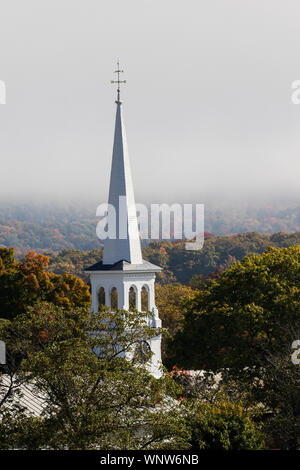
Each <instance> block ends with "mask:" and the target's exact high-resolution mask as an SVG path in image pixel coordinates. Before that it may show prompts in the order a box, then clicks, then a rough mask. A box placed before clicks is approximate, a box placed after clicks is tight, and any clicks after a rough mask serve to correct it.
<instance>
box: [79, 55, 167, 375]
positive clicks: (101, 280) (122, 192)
mask: <svg viewBox="0 0 300 470" xmlns="http://www.w3.org/2000/svg"><path fill="white" fill-rule="evenodd" d="M121 72H123V71H122V70H120V67H119V63H118V68H117V70H116V73H117V74H118V80H116V81H113V83H117V84H118V88H117V93H118V94H117V101H116V104H117V111H116V121H115V135H114V146H113V156H112V165H111V175H110V186H109V197H108V201H109V204H110V207H113V208H114V211H115V215H116V218H115V222H116V231H115V234H114V236H113V237H111V238H106V239H105V240H104V253H103V260H102V261H99V262H98V263H96V264H94V265H93V266H90V267H89V268H87V269H86V270H85V272H86V273H88V274H89V275H90V281H91V289H92V311H94V312H95V311H98V309H99V305H100V304H101V303H102V304H104V305H106V306H107V307H108V308H110V309H112V310H115V309H123V310H130V309H131V308H135V309H137V310H138V311H139V312H142V311H144V312H145V313H146V316H147V319H148V320H147V321H148V324H149V326H151V327H153V328H160V327H161V320H160V319H159V317H158V310H157V308H156V306H155V276H156V273H157V272H159V271H161V270H162V268H160V267H159V266H156V265H155V264H152V263H150V262H149V261H145V260H143V258H142V251H141V242H140V237H139V230H138V223H137V216H136V207H135V200H134V191H133V184H132V177H131V169H130V163H129V156H128V150H127V143H126V135H125V127H124V122H123V117H122V103H121V101H120V83H124V82H125V80H123V81H121V80H120V73H121ZM110 207H109V208H108V211H109V210H110ZM108 221H109V217H108ZM147 312H148V314H147ZM148 346H149V347H150V348H151V351H152V352H153V355H152V358H151V362H150V363H149V364H148V368H149V371H150V372H151V374H152V375H154V376H155V377H160V376H161V368H160V366H161V335H159V336H157V337H155V338H151V339H149V342H148Z"/></svg>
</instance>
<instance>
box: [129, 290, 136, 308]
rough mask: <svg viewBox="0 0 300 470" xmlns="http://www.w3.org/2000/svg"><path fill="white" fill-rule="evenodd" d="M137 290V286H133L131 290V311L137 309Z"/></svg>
mask: <svg viewBox="0 0 300 470" xmlns="http://www.w3.org/2000/svg"><path fill="white" fill-rule="evenodd" d="M136 301H137V290H136V287H135V286H131V287H130V289H129V310H134V309H136V308H137V305H136Z"/></svg>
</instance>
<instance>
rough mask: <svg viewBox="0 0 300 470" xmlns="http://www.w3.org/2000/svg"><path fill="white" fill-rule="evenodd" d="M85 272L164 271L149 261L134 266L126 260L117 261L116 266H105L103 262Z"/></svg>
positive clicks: (86, 269)
mask: <svg viewBox="0 0 300 470" xmlns="http://www.w3.org/2000/svg"><path fill="white" fill-rule="evenodd" d="M84 271H85V272H95V271H141V272H145V271H146V272H151V273H153V272H159V271H162V268H161V267H160V266H157V265H156V264H152V263H150V262H149V261H145V260H144V259H143V260H142V263H139V264H132V263H128V261H126V260H121V261H117V262H116V263H114V264H103V262H102V261H99V263H96V264H93V265H92V266H90V267H88V268H85V269H84Z"/></svg>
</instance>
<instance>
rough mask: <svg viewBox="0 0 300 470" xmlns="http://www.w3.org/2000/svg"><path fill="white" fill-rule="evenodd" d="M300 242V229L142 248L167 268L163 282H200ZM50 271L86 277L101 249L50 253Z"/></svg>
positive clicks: (149, 258)
mask: <svg viewBox="0 0 300 470" xmlns="http://www.w3.org/2000/svg"><path fill="white" fill-rule="evenodd" d="M292 245H300V232H295V233H292V234H286V233H282V232H278V233H274V234H273V235H264V234H259V233H256V232H251V233H242V234H237V235H231V236H219V237H214V236H209V237H208V238H206V240H205V242H204V247H203V249H202V250H200V251H186V250H185V249H184V243H183V242H166V241H162V242H153V243H150V244H149V245H148V246H146V247H144V248H143V256H144V258H145V259H148V260H149V261H151V262H152V263H154V264H158V265H159V266H162V267H163V268H164V271H163V272H162V273H161V274H159V275H158V277H157V280H158V282H159V283H161V284H166V283H170V282H171V283H174V282H180V283H182V284H188V283H189V282H190V281H191V280H192V281H191V283H192V284H193V283H194V284H195V283H197V282H198V278H199V277H200V279H201V278H202V277H204V278H205V277H207V276H210V275H213V273H216V272H218V271H222V270H224V269H225V268H227V267H228V266H229V265H230V264H232V263H233V262H234V261H235V260H241V259H243V258H244V257H245V256H246V255H248V254H250V253H256V254H261V253H263V252H265V251H266V250H267V248H268V247H269V246H273V247H275V248H281V247H288V246H292ZM48 256H49V257H50V264H49V270H50V271H53V272H55V273H57V274H63V273H64V272H67V273H71V274H75V275H77V276H80V277H81V278H83V279H84V280H87V275H85V274H84V272H83V271H84V268H85V267H87V266H90V265H92V264H94V263H96V262H97V261H99V260H101V258H102V250H101V249H99V250H91V251H79V250H64V251H62V252H60V253H58V254H51V253H49V254H48Z"/></svg>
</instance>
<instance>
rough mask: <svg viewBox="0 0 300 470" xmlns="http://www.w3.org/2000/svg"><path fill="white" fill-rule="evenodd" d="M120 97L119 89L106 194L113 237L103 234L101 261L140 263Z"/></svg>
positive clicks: (139, 248) (105, 262)
mask: <svg viewBox="0 0 300 470" xmlns="http://www.w3.org/2000/svg"><path fill="white" fill-rule="evenodd" d="M118 90H119V89H118ZM119 99H120V95H119V91H118V101H116V103H117V111H116V121H115V136H114V147H113V156H112V165H111V174H110V187H109V198H108V202H109V205H110V207H112V208H113V209H114V211H115V216H116V217H115V220H116V238H115V239H110V238H106V239H105V240H104V254H103V264H114V263H116V262H117V261H120V260H125V261H128V262H129V263H132V264H140V263H142V252H141V243H140V237H139V231H138V223H137V217H136V208H135V200H134V191H133V184H132V176H131V169H130V163H129V155H128V149H127V142H126V133H125V126H124V122H123V116H122V103H121V102H120V101H119ZM122 232H123V233H122Z"/></svg>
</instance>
